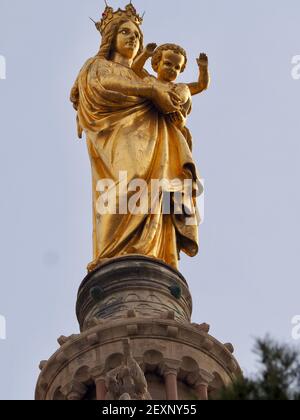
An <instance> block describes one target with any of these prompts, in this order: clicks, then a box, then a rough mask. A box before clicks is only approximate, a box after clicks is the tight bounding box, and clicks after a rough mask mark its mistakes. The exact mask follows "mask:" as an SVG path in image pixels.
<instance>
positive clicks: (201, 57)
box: [197, 53, 208, 67]
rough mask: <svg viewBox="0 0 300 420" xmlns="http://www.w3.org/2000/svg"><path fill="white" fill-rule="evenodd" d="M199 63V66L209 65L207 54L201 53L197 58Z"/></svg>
mask: <svg viewBox="0 0 300 420" xmlns="http://www.w3.org/2000/svg"><path fill="white" fill-rule="evenodd" d="M197 64H198V66H199V67H208V57H207V55H206V54H204V53H201V54H200V55H199V58H197Z"/></svg>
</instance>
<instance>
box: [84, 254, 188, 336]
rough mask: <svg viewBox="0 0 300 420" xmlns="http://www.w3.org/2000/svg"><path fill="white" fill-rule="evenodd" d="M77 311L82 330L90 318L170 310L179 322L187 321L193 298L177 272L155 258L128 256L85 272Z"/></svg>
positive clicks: (108, 317)
mask: <svg viewBox="0 0 300 420" xmlns="http://www.w3.org/2000/svg"><path fill="white" fill-rule="evenodd" d="M175 289H176V290H175ZM179 291H180V293H179ZM177 292H178V293H177ZM76 312H77V318H78V321H79V324H80V328H81V330H82V331H83V330H85V329H87V328H89V326H90V325H91V324H90V322H91V320H92V319H93V318H96V319H97V318H101V319H102V320H109V319H118V318H124V317H125V316H130V317H131V316H134V315H135V316H137V317H138V316H143V317H155V316H162V314H163V313H165V312H172V313H174V316H175V319H177V320H178V321H181V322H189V321H190V318H191V312H192V299H191V295H190V292H189V288H188V285H187V282H186V280H185V279H184V277H183V276H182V275H181V274H180V273H179V271H177V270H175V269H174V268H172V267H170V266H169V265H167V264H165V263H164V262H162V261H160V260H156V259H154V258H149V257H143V256H130V255H128V256H124V257H120V258H114V259H113V260H111V261H110V262H107V263H105V264H103V265H101V266H100V267H99V268H97V269H96V270H95V271H93V272H92V273H90V274H88V276H87V277H86V278H85V279H84V281H83V282H82V284H81V286H80V288H79V292H78V300H77V306H76Z"/></svg>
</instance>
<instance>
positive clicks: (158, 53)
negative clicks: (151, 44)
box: [151, 44, 187, 73]
mask: <svg viewBox="0 0 300 420" xmlns="http://www.w3.org/2000/svg"><path fill="white" fill-rule="evenodd" d="M163 51H173V52H175V53H176V54H181V55H183V57H184V64H183V66H182V69H181V73H183V72H184V70H185V68H186V64H187V55H186V51H185V50H184V49H183V48H182V47H180V46H179V45H176V44H163V45H160V46H159V47H158V48H157V49H156V50H155V53H154V55H153V57H152V62H151V64H152V68H153V70H154V71H155V72H156V71H157V69H158V65H159V63H160V61H161V59H162V53H163Z"/></svg>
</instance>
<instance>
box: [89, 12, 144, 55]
mask: <svg viewBox="0 0 300 420" xmlns="http://www.w3.org/2000/svg"><path fill="white" fill-rule="evenodd" d="M127 22H131V21H130V20H128V19H126V18H120V19H118V20H114V21H113V22H111V23H109V24H108V25H107V26H106V28H105V29H104V32H103V34H102V41H101V46H100V50H99V52H98V54H97V55H98V56H99V57H102V58H105V59H106V60H111V59H112V55H113V52H114V49H115V45H116V38H117V35H118V31H119V28H120V26H121V25H123V24H124V23H127ZM137 28H138V31H139V34H140V49H139V51H138V54H140V53H141V52H142V51H143V48H144V45H143V44H144V36H143V33H142V31H141V28H140V27H139V26H138V25H137Z"/></svg>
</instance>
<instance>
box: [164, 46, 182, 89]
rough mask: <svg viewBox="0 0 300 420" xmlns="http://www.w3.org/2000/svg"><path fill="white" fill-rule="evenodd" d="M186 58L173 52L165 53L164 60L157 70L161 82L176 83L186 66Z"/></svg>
mask: <svg viewBox="0 0 300 420" xmlns="http://www.w3.org/2000/svg"><path fill="white" fill-rule="evenodd" d="M184 63H185V58H184V56H183V55H182V54H178V53H176V52H174V51H172V50H170V51H163V52H162V58H161V60H160V62H159V65H158V68H157V75H158V79H159V80H163V81H164V82H174V81H175V80H176V79H177V77H178V76H179V74H180V73H181V70H182V68H183V66H184Z"/></svg>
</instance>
